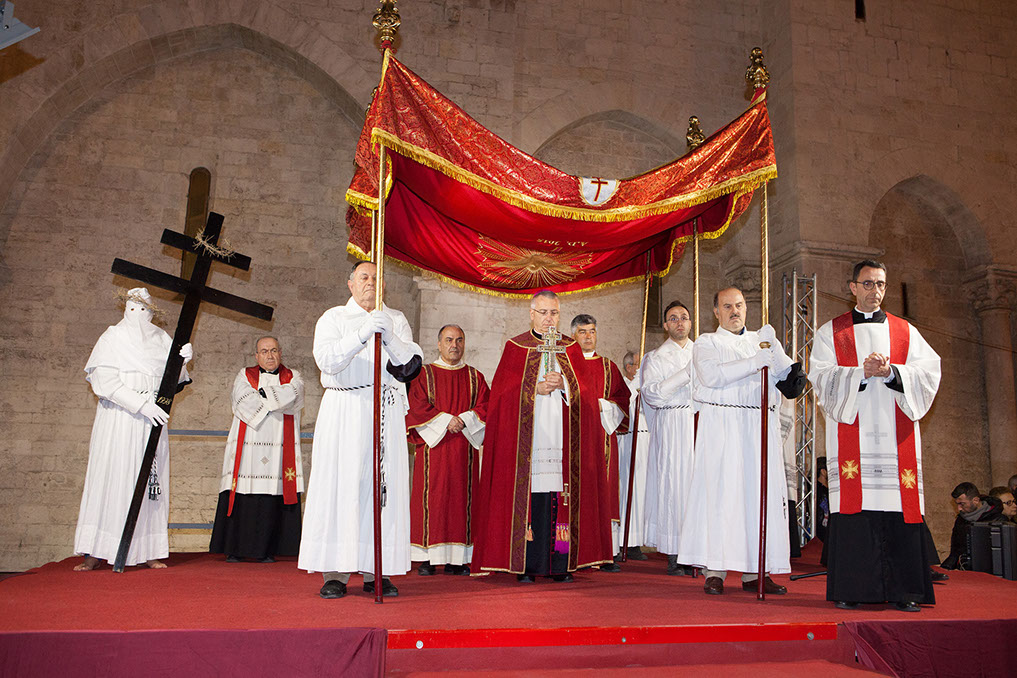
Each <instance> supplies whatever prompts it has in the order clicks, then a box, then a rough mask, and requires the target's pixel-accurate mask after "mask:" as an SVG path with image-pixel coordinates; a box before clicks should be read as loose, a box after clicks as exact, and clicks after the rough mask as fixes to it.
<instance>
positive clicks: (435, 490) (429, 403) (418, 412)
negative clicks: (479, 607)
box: [406, 325, 489, 576]
mask: <svg viewBox="0 0 1017 678" xmlns="http://www.w3.org/2000/svg"><path fill="white" fill-rule="evenodd" d="M438 352H439V353H440V354H441V357H440V358H438V359H437V360H435V361H434V362H433V363H431V364H430V365H424V368H423V370H421V372H420V375H419V376H418V377H417V378H416V379H414V380H413V382H411V384H410V388H409V393H408V397H409V401H410V411H409V413H407V415H406V428H407V431H408V433H409V437H410V441H411V442H412V443H414V445H416V455H415V456H414V459H413V489H412V491H411V493H410V557H411V558H412V559H413V560H414V561H418V562H419V561H423V562H422V563H421V565H420V567H418V568H417V573H418V574H421V575H424V576H427V575H432V574H434V571H435V565H441V564H444V565H445V574H469V573H470V568H469V565H468V563H469V562H470V559H471V557H472V555H473V536H472V534H471V529H470V527H471V526H470V510H471V507H470V503H471V501H472V499H473V492H474V488H476V486H477V484H478V483H479V481H480V457H479V454H478V451H479V450H480V446H481V444H482V443H483V442H484V428H485V424H484V420H485V419H486V418H487V400H488V395H489V392H488V388H487V380H486V379H484V375H483V374H481V373H480V371H479V370H477V369H476V368H474V367H470V366H469V365H467V364H466V362H465V361H463V355H464V353H465V352H466V335H465V334H464V333H463V330H462V328H461V327H459V326H458V325H445V327H443V328H441V330H440V331H439V332H438Z"/></svg>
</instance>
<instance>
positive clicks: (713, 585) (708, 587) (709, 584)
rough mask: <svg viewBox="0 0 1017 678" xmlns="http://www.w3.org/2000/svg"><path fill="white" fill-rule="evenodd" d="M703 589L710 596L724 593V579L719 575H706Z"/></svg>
mask: <svg viewBox="0 0 1017 678" xmlns="http://www.w3.org/2000/svg"><path fill="white" fill-rule="evenodd" d="M703 590H704V591H706V593H707V594H709V595H711V596H719V595H720V594H722V593H724V580H723V579H721V578H720V577H707V578H706V583H705V584H703Z"/></svg>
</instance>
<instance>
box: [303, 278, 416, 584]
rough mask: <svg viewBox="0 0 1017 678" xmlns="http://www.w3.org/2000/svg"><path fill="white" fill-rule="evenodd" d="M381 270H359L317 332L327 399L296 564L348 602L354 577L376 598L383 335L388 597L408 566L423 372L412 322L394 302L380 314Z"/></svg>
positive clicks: (321, 409)
mask: <svg viewBox="0 0 1017 678" xmlns="http://www.w3.org/2000/svg"><path fill="white" fill-rule="evenodd" d="M377 285H378V281H377V269H376V267H375V265H374V264H373V263H371V262H369V261H362V262H359V263H357V264H356V265H355V266H354V267H353V270H352V271H351V272H350V276H349V280H348V281H347V283H346V286H347V287H348V288H349V291H350V299H349V301H347V302H346V303H345V304H343V305H342V306H335V307H334V308H330V309H329V310H327V311H325V313H324V314H323V315H322V316H321V318H319V319H318V324H317V325H315V327H314V361H315V362H316V363H317V364H318V368H319V369H320V370H321V385H322V386H323V387H325V393H324V395H323V396H322V398H321V406H320V407H319V409H318V420H317V422H315V428H314V447H313V448H312V451H311V454H312V457H311V458H312V459H313V464H312V466H311V479H310V482H309V484H308V488H307V503H306V505H305V507H304V525H303V535H302V537H301V540H300V557H299V559H298V561H297V566H298V567H299V568H300V569H302V570H307V571H309V572H321V573H322V577H323V579H324V580H325V584H324V586H322V587H321V590H320V591H319V595H320V596H321V597H322V598H342V597H343V596H345V595H346V584H347V583H348V582H349V579H350V575H351V574H352V573H354V572H362V573H363V574H364V592H365V593H370V594H374V592H375V585H376V584H377V582H375V581H374V574H373V571H374V482H373V478H374V474H373V466H374V461H373V460H374V454H373V450H374V435H373V424H374V410H375V401H374V337H375V334H376V333H380V334H381V343H382V347H381V360H382V369H381V384H380V386H381V396H382V412H381V417H380V418H381V439H382V459H381V534H382V543H381V550H382V567H383V570H382V575H383V579H382V582H381V590H382V595H385V596H395V595H398V594H399V590H398V589H397V588H396V587H395V585H394V584H392V582H391V581H390V580H389V576H390V575H394V574H406V572H407V571H409V569H410V539H409V527H410V479H409V475H410V474H409V466H410V464H409V454H408V452H407V448H406V419H405V413H406V406H407V405H406V387H405V384H407V383H409V382H410V381H412V380H413V378H414V377H416V376H417V374H418V373H419V372H420V366H421V362H422V360H421V352H420V347H419V346H417V345H416V344H415V343H413V333H412V332H411V330H410V324H409V323H408V322H407V321H406V316H404V315H403V314H402V313H400V312H399V311H397V310H395V309H394V308H391V307H390V306H388V305H383V307H382V308H375V306H376V303H375V302H376V298H375V292H376V290H377Z"/></svg>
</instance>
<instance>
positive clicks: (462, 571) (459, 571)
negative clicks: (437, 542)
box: [445, 565, 470, 575]
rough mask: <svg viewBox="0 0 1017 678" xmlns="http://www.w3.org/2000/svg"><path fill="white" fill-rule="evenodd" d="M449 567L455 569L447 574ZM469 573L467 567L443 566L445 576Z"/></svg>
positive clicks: (468, 567)
mask: <svg viewBox="0 0 1017 678" xmlns="http://www.w3.org/2000/svg"><path fill="white" fill-rule="evenodd" d="M450 567H453V568H455V569H454V570H452V572H449V571H448V568H450ZM469 573H470V566H469V565H446V566H445V574H457V575H468V574H469Z"/></svg>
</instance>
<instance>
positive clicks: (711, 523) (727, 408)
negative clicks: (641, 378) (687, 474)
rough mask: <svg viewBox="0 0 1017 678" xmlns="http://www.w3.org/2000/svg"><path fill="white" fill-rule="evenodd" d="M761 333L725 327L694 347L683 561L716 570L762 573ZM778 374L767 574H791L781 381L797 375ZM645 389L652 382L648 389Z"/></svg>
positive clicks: (771, 431) (772, 398) (772, 396)
mask: <svg viewBox="0 0 1017 678" xmlns="http://www.w3.org/2000/svg"><path fill="white" fill-rule="evenodd" d="M759 343H760V339H759V334H758V333H757V332H750V331H748V330H746V331H744V332H743V333H742V334H733V333H731V332H728V331H727V330H725V329H723V328H720V329H718V330H717V331H716V332H712V333H708V334H702V335H700V337H699V339H697V340H696V345H695V348H694V349H693V356H692V362H693V370H694V376H695V379H694V382H693V392H692V396H693V399H694V400H695V401H696V407H697V408H698V410H699V430H698V434H697V436H696V446H695V460H694V462H693V471H692V481H691V487H690V488H689V495H688V500H687V501H686V503H685V515H684V517H683V518H682V527H681V530H680V532H679V545H678V562H680V563H685V564H689V565H697V566H700V567H705V568H706V569H708V570H734V571H736V572H749V573H751V572H756V571H757V569H758V560H759V485H760V483H759V479H760V473H759V470H760V464H759V460H760V451H761V450H760V426H761V422H760V409H759V406H760V390H761V384H760V379H761V372H759V371H757V370H756V369H755V368H754V367H753V366H752V365H751V362H752V361H751V360H750V358H751V357H752V356H754V355H755V354H756V353H757V352H758V351H759ZM790 369H791V368H790V364H789V365H788V366H787V367H785V368H784V369H783V370H781V371H780V372H778V373H776V374H774V373H773V370H771V372H770V384H769V392H768V393H769V404H770V411H769V416H768V420H767V425H768V427H769V428H768V440H769V446H768V448H769V455H768V457H767V459H768V465H767V525H768V526H769V527H768V529H767V533H766V534H767V538H766V560H765V568H766V572H768V573H771V574H784V573H787V572H790V571H791V560H790V544H789V541H788V539H789V534H788V529H787V524H788V514H787V483H786V480H785V475H784V459H783V454H782V450H781V435H780V421H779V412H778V410H779V408H780V404H781V401H782V399H783V396H782V395H781V394H780V391H778V390H777V389H776V387H775V384H776V383H777V382H778V381H780V380H781V379H783V378H785V377H786V376H787V375H788V373H789V372H790ZM644 389H645V387H644Z"/></svg>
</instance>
